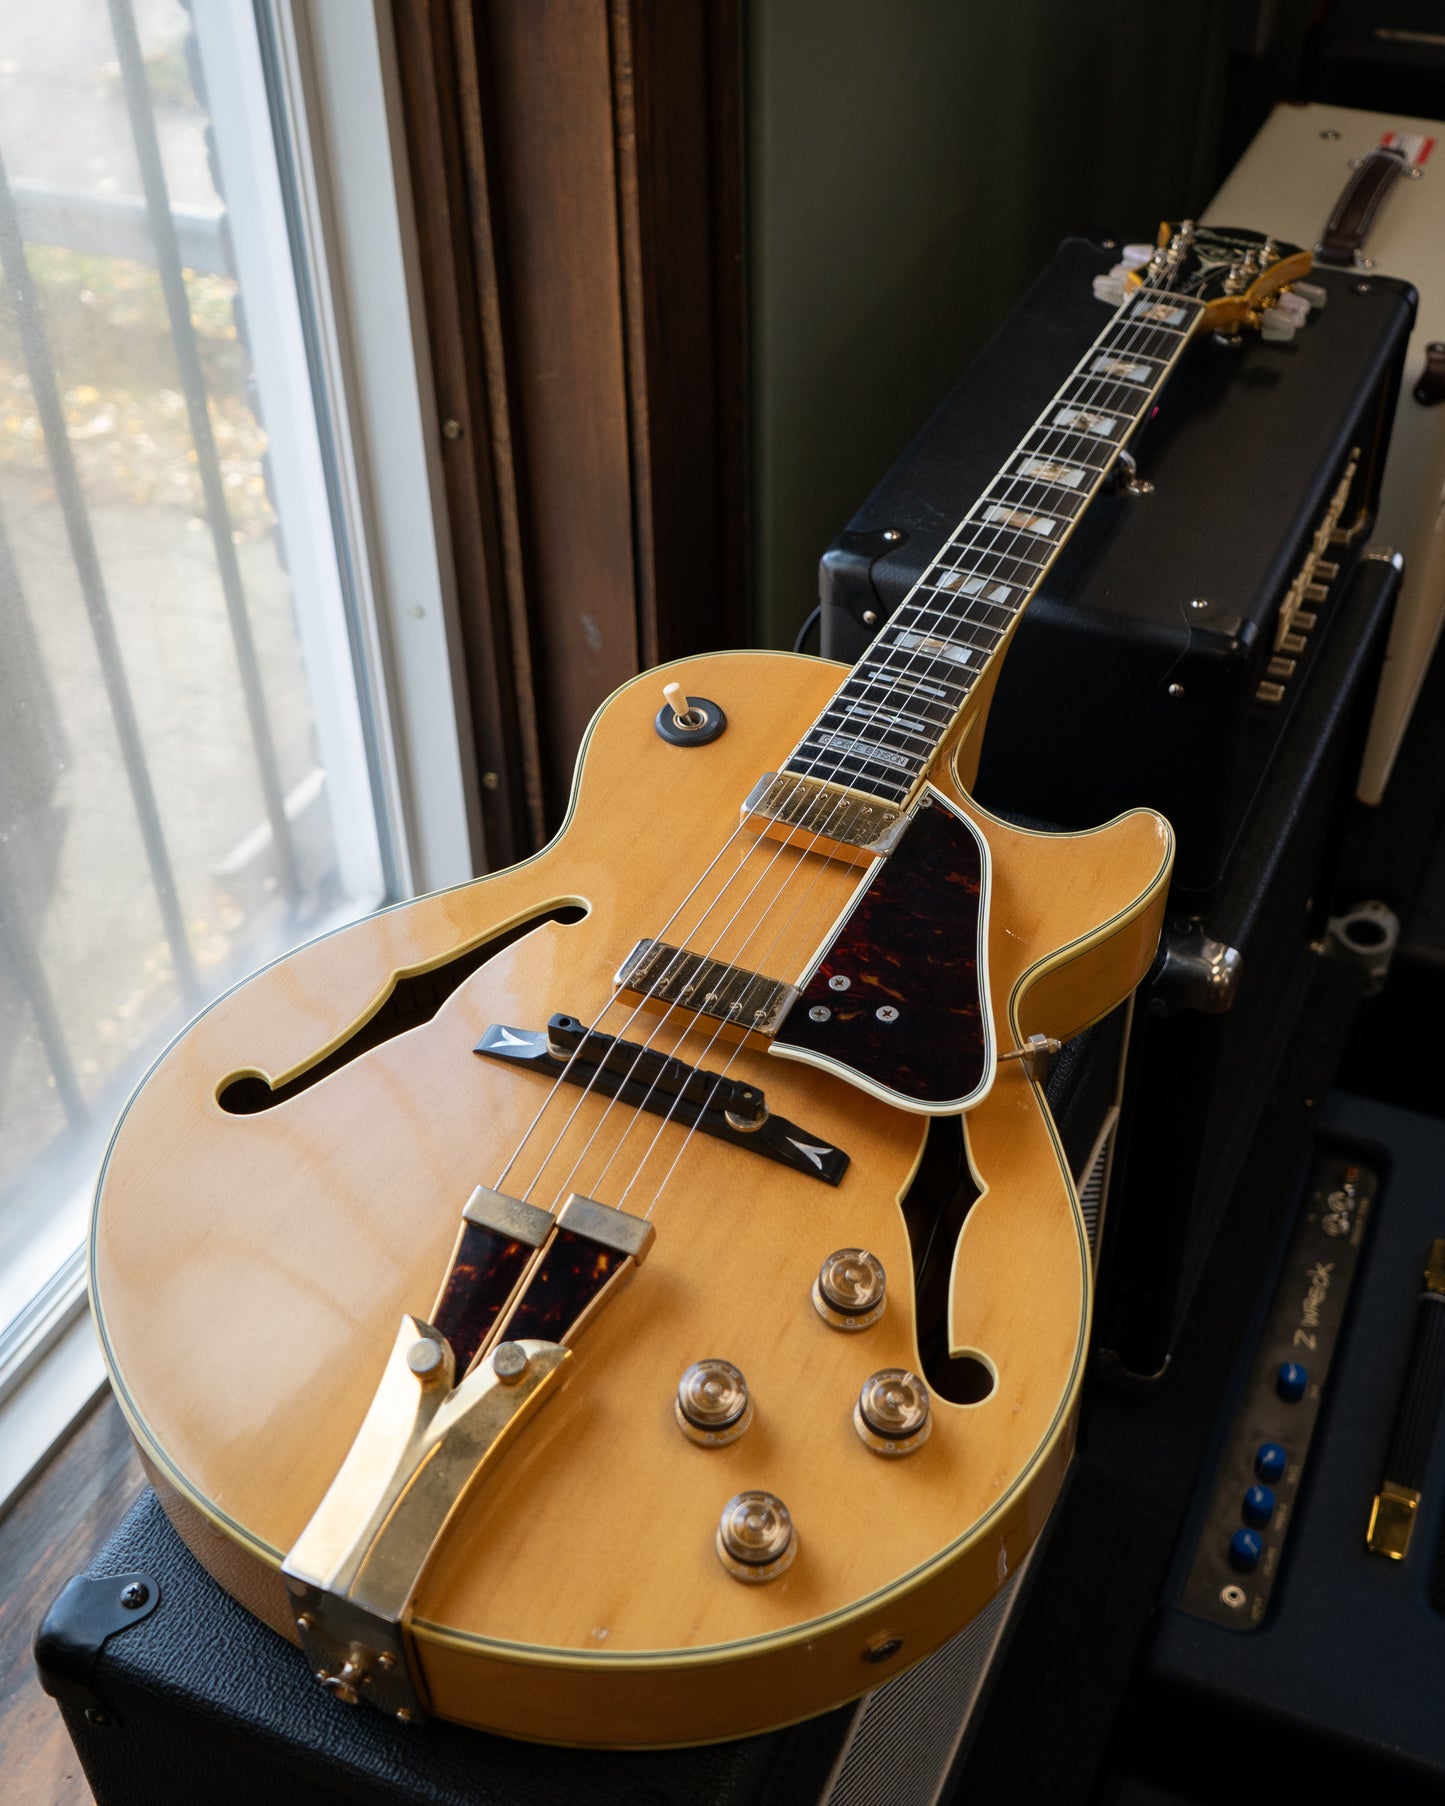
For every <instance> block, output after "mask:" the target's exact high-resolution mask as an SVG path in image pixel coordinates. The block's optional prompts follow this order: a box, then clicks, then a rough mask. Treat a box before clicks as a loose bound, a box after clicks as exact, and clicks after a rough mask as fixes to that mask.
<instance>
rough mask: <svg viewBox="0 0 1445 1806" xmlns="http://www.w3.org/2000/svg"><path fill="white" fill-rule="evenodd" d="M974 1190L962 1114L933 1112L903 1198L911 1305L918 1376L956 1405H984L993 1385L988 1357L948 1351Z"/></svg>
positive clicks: (995, 1380)
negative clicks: (955, 1274)
mask: <svg viewBox="0 0 1445 1806" xmlns="http://www.w3.org/2000/svg"><path fill="white" fill-rule="evenodd" d="M979 1195H980V1194H979V1190H978V1186H977V1185H976V1184H975V1182H974V1177H973V1173H972V1171H971V1170H970V1167H969V1164H968V1159H967V1155H966V1152H965V1149H964V1142H963V1118H962V1117H961V1116H935V1117H932V1118H931V1119H930V1121H929V1124H928V1139H927V1141H926V1143H925V1144H924V1149H923V1158H922V1160H921V1161H920V1162H919V1166H918V1172H917V1175H916V1177H915V1178H914V1181H913V1184H912V1185H911V1186H910V1187H909V1190H908V1195H907V1196H906V1197H905V1198H904V1200H903V1216H904V1220H905V1222H906V1223H907V1225H908V1239H909V1241H910V1243H911V1245H912V1249H913V1295H914V1309H915V1312H916V1322H917V1325H918V1353H919V1356H920V1359H921V1362H922V1367H923V1377H924V1379H926V1380H927V1381H928V1384H929V1386H930V1388H931V1389H932V1390H933V1391H934V1392H935V1393H936V1394H937V1395H938V1397H939V1398H946V1399H948V1400H949V1401H950V1402H951V1403H952V1404H955V1405H978V1404H982V1402H983V1401H984V1399H986V1398H987V1397H988V1396H989V1394H990V1393H991V1392H992V1391H993V1389H994V1387H995V1386H996V1385H997V1384H998V1375H997V1374H996V1372H995V1371H994V1368H993V1365H992V1363H991V1362H989V1361H987V1360H985V1359H983V1358H981V1357H980V1356H979V1355H976V1354H952V1353H950V1351H949V1344H948V1282H949V1275H950V1273H951V1271H952V1268H953V1251H954V1249H955V1248H956V1247H957V1246H958V1238H959V1236H960V1235H961V1234H962V1233H963V1225H964V1222H965V1220H966V1218H967V1216H968V1213H969V1211H970V1210H972V1208H973V1206H974V1205H975V1204H976V1203H977V1202H978V1198H979Z"/></svg>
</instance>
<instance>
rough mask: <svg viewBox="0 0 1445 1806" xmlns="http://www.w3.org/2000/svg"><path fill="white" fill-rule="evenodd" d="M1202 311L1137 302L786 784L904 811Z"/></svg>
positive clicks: (953, 542) (1130, 303)
mask: <svg viewBox="0 0 1445 1806" xmlns="http://www.w3.org/2000/svg"><path fill="white" fill-rule="evenodd" d="M1201 311H1202V304H1201V303H1200V302H1198V301H1195V300H1193V299H1192V298H1190V297H1188V296H1184V295H1180V294H1177V293H1172V292H1170V291H1168V290H1166V289H1162V288H1151V287H1147V286H1146V287H1141V288H1137V289H1134V290H1133V291H1132V292H1131V293H1130V294H1129V295H1127V296H1126V298H1125V300H1124V302H1123V304H1122V305H1121V306H1120V308H1119V309H1118V311H1117V312H1116V313H1115V314H1114V316H1113V318H1112V319H1111V320H1110V321H1109V324H1108V325H1107V326H1106V327H1105V328H1104V330H1103V332H1101V333H1100V334H1099V336H1098V338H1097V339H1095V341H1094V343H1093V344H1092V345H1091V346H1090V347H1089V349H1088V351H1086V352H1085V354H1084V356H1083V357H1082V358H1081V359H1080V360H1079V363H1078V364H1077V366H1076V367H1075V369H1074V370H1073V372H1072V373H1071V374H1070V376H1069V378H1068V380H1067V381H1066V382H1065V383H1064V384H1063V386H1062V387H1061V388H1060V389H1059V391H1058V393H1057V394H1056V395H1054V397H1053V398H1052V399H1051V400H1050V402H1049V404H1048V406H1047V407H1046V408H1045V409H1044V410H1043V412H1042V413H1041V414H1040V415H1039V418H1038V419H1037V421H1036V422H1035V423H1034V425H1033V426H1032V427H1030V429H1029V431H1028V432H1027V433H1026V434H1025V435H1024V437H1023V438H1022V440H1020V442H1019V444H1018V446H1017V447H1016V448H1015V450H1014V451H1013V452H1012V453H1011V454H1010V456H1009V457H1008V459H1007V460H1006V461H1005V463H1004V465H1003V467H1002V469H1001V470H1000V471H999V472H998V475H997V476H995V477H994V479H993V480H992V482H991V483H989V485H988V487H987V488H986V489H985V490H984V492H983V494H982V495H981V496H980V497H979V498H978V500H977V501H976V502H975V503H974V504H973V506H972V507H971V508H970V509H969V511H968V513H967V514H966V515H965V516H964V517H963V519H962V520H961V521H960V522H959V523H958V525H957V527H956V528H955V529H954V530H953V532H952V534H950V536H949V538H948V540H947V542H946V543H945V544H944V545H943V546H942V547H941V548H940V550H939V552H938V555H937V557H936V559H935V560H934V562H933V563H932V564H931V565H930V566H929V568H928V569H927V570H926V571H925V572H924V574H923V576H922V577H920V578H919V580H918V582H917V583H915V584H914V586H913V588H912V589H911V590H910V591H909V592H908V594H907V596H905V597H904V599H903V601H902V603H901V604H900V605H899V607H898V609H897V610H896V611H895V613H894V614H893V616H892V618H891V619H890V620H889V622H888V623H887V625H886V626H885V627H884V628H883V629H882V630H881V631H880V632H879V634H878V637H877V638H876V639H875V640H874V641H873V643H872V645H871V646H869V648H868V650H867V651H866V652H865V653H864V654H863V657H862V658H861V659H860V660H859V661H858V663H857V665H855V666H854V668H853V671H852V672H851V674H850V675H849V677H848V679H847V681H846V682H845V683H844V684H843V685H842V686H841V687H840V688H839V689H838V691H837V692H836V694H835V695H834V696H833V698H832V700H831V701H830V703H829V704H828V707H827V708H826V709H824V711H823V713H822V714H821V715H820V716H819V717H818V719H817V720H816V721H815V722H814V724H813V726H812V727H811V728H810V729H809V730H808V732H807V733H806V734H805V735H804V736H803V738H802V740H800V741H799V743H798V745H797V747H796V749H795V750H794V752H793V753H792V754H791V756H790V757H789V758H788V760H787V762H786V763H785V765H784V767H783V770H784V771H785V772H787V773H791V774H794V775H796V776H799V777H808V778H811V779H814V780H816V781H821V782H823V783H827V784H831V785H838V786H840V787H842V788H843V789H846V790H850V791H855V792H863V793H865V794H867V795H868V796H871V797H877V798H879V799H881V800H882V801H884V802H887V803H890V804H894V805H901V804H904V803H906V802H907V800H908V799H909V798H910V797H911V796H912V794H913V793H914V791H915V790H916V789H917V788H918V786H919V784H920V783H921V782H922V780H923V778H924V776H925V775H926V774H927V772H928V769H929V767H930V766H931V765H932V763H933V760H934V759H935V757H936V756H937V754H938V751H939V748H940V747H941V746H942V745H943V744H944V743H945V741H947V740H948V739H949V738H950V736H951V735H952V733H953V731H954V729H955V727H956V726H957V724H958V722H959V720H960V717H961V716H962V715H963V714H964V713H965V711H966V710H967V709H968V705H969V698H970V697H971V696H972V695H973V693H974V691H975V690H976V688H977V686H978V684H979V682H980V679H981V678H982V677H983V675H984V672H985V671H986V670H987V669H988V667H989V665H990V664H991V662H992V661H994V660H996V659H998V658H1000V657H1001V656H1002V651H1003V648H1004V646H1005V644H1006V642H1007V640H1008V638H1009V635H1010V634H1011V632H1012V630H1013V628H1014V625H1015V623H1016V622H1017V621H1018V618H1019V616H1020V615H1021V614H1022V613H1023V611H1024V609H1025V608H1026V607H1027V606H1028V604H1029V601H1030V599H1031V598H1032V597H1033V595H1034V594H1035V592H1036V591H1037V590H1038V589H1039V587H1040V585H1041V584H1042V583H1043V580H1044V577H1045V576H1046V575H1047V573H1048V571H1049V568H1050V567H1051V566H1052V564H1053V563H1054V560H1055V559H1056V558H1057V557H1058V556H1059V554H1060V552H1061V551H1062V550H1063V547H1064V543H1065V541H1066V540H1067V539H1068V537H1069V534H1070V533H1071V532H1072V531H1073V529H1074V526H1075V524H1076V523H1077V522H1078V521H1079V520H1080V519H1081V518H1082V516H1083V514H1084V511H1085V509H1087V507H1088V506H1089V504H1090V502H1091V501H1092V500H1093V499H1094V497H1095V496H1096V495H1097V494H1098V492H1099V490H1100V488H1101V487H1102V486H1103V484H1104V481H1105V479H1106V478H1107V477H1108V476H1109V474H1110V472H1111V470H1112V469H1113V467H1114V465H1115V464H1116V462H1117V461H1118V458H1119V454H1120V451H1121V450H1122V449H1123V446H1124V443H1125V441H1126V440H1127V439H1128V437H1129V435H1130V434H1131V433H1132V432H1133V431H1134V429H1135V427H1137V426H1138V424H1139V423H1140V421H1141V420H1142V419H1143V418H1144V416H1145V415H1146V414H1147V413H1148V411H1149V409H1150V407H1151V406H1152V404H1153V402H1154V399H1155V397H1156V396H1157V395H1158V393H1159V391H1160V389H1162V387H1163V386H1164V384H1165V382H1166V381H1167V380H1168V378H1169V375H1170V373H1171V372H1172V371H1173V369H1174V366H1175V364H1176V363H1177V362H1178V359H1179V357H1180V354H1181V353H1182V352H1183V350H1184V347H1185V345H1186V344H1187V343H1188V341H1189V338H1190V335H1191V333H1192V331H1193V328H1194V325H1195V321H1196V318H1197V316H1198V314H1199V313H1200V312H1201Z"/></svg>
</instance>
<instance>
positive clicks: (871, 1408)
mask: <svg viewBox="0 0 1445 1806" xmlns="http://www.w3.org/2000/svg"><path fill="white" fill-rule="evenodd" d="M853 1427H854V1429H856V1430H857V1432H858V1434H859V1435H860V1436H861V1437H862V1438H863V1440H864V1442H866V1443H867V1445H868V1447H869V1448H870V1449H872V1450H873V1451H874V1453H875V1454H878V1455H911V1454H912V1453H913V1451H914V1450H915V1449H919V1448H922V1447H923V1445H924V1443H925V1442H927V1441H928V1435H929V1431H930V1430H932V1428H933V1417H932V1413H931V1412H930V1410H929V1404H928V1388H927V1386H925V1385H924V1383H923V1381H922V1380H921V1379H919V1377H918V1375H917V1374H916V1373H910V1372H909V1371H908V1369H907V1368H906V1367H885V1368H883V1369H882V1370H881V1371H880V1372H878V1373H871V1374H869V1376H868V1378H867V1379H866V1380H864V1382H863V1390H862V1391H861V1392H860V1393H859V1394H858V1403H857V1404H856V1405H854V1407H853Z"/></svg>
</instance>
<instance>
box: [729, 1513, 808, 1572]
mask: <svg viewBox="0 0 1445 1806" xmlns="http://www.w3.org/2000/svg"><path fill="white" fill-rule="evenodd" d="M797 1553H798V1539H797V1537H796V1536H795V1535H794V1534H793V1519H792V1516H791V1514H790V1513H789V1511H788V1508H787V1506H786V1505H785V1504H784V1503H783V1501H782V1500H781V1499H780V1498H779V1497H778V1496H777V1494H776V1493H771V1492H740V1493H738V1494H737V1495H736V1496H735V1497H734V1498H731V1499H729V1500H728V1502H727V1504H726V1505H724V1506H723V1511H722V1517H721V1518H720V1519H719V1520H718V1527H717V1554H718V1560H719V1561H720V1562H721V1563H722V1565H723V1566H724V1567H725V1568H726V1569H727V1571H728V1573H729V1574H731V1575H732V1576H733V1578H734V1579H735V1580H746V1581H750V1582H752V1583H753V1584H754V1585H756V1584H757V1583H759V1582H761V1581H765V1580H776V1579H777V1577H778V1575H779V1574H781V1573H783V1572H784V1571H785V1570H786V1569H788V1568H790V1567H791V1566H792V1565H793V1557H794V1556H795V1555H796V1554H797Z"/></svg>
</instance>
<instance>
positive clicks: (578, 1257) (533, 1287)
mask: <svg viewBox="0 0 1445 1806" xmlns="http://www.w3.org/2000/svg"><path fill="white" fill-rule="evenodd" d="M630 1258H631V1256H630V1255H626V1254H623V1253H620V1252H619V1251H618V1250H617V1249H616V1248H607V1247H604V1246H603V1245H602V1243H601V1242H594V1241H589V1240H588V1238H587V1237H586V1236H582V1235H575V1234H573V1232H572V1231H571V1230H570V1229H558V1230H557V1231H556V1232H555V1233H554V1234H553V1236H552V1237H551V1239H550V1240H549V1242H548V1243H547V1246H546V1247H545V1248H544V1249H543V1251H542V1258H541V1260H540V1261H539V1262H538V1263H537V1267H536V1270H535V1271H534V1272H533V1274H532V1277H531V1278H530V1279H529V1280H528V1281H527V1289H526V1290H525V1291H524V1292H523V1293H522V1296H521V1297H520V1298H519V1299H518V1300H517V1304H516V1308H515V1309H514V1310H513V1312H512V1314H511V1316H510V1317H509V1318H508V1319H507V1324H506V1329H505V1332H504V1333H505V1335H506V1337H507V1340H508V1341H509V1342H520V1341H523V1340H525V1339H526V1338H528V1337H535V1338H536V1339H537V1340H538V1341H541V1342H565V1341H566V1339H567V1335H568V1332H569V1331H570V1330H571V1328H572V1326H573V1324H574V1323H576V1321H577V1319H578V1318H579V1317H580V1316H581V1315H582V1313H583V1311H585V1310H586V1309H587V1307H588V1305H589V1304H591V1303H592V1301H593V1299H594V1298H596V1296H597V1294H598V1293H599V1292H600V1291H601V1290H602V1288H603V1286H605V1285H606V1284H607V1282H608V1280H609V1279H611V1277H612V1275H613V1274H614V1273H615V1272H616V1271H617V1270H618V1268H619V1267H621V1266H623V1265H624V1264H625V1263H626V1262H627V1261H628V1260H629V1259H630Z"/></svg>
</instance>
